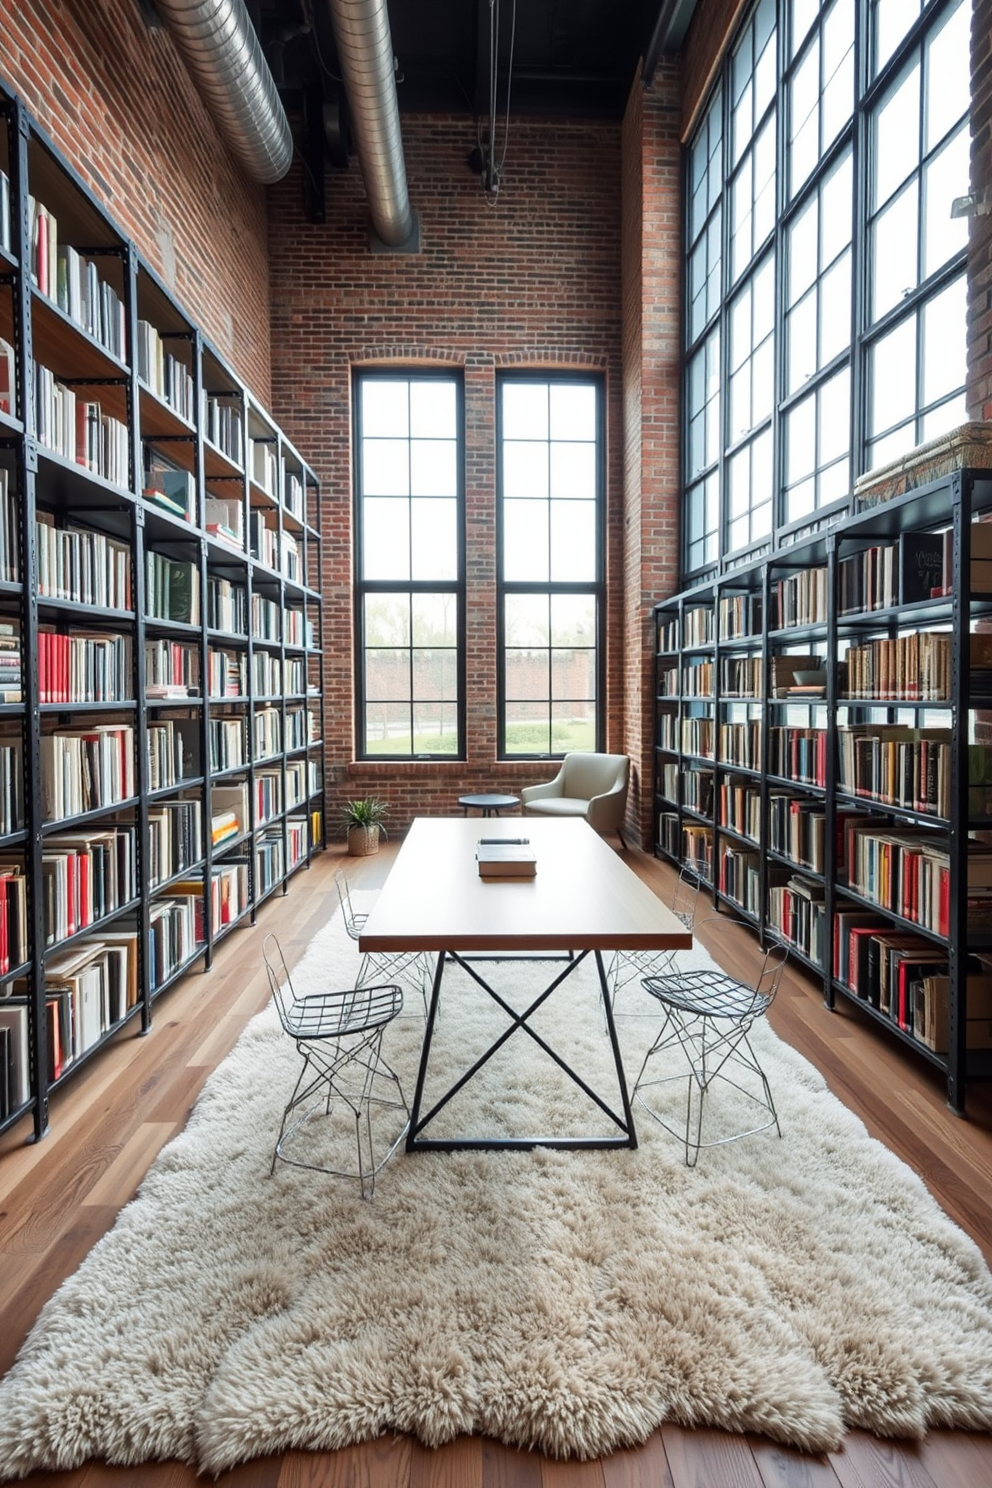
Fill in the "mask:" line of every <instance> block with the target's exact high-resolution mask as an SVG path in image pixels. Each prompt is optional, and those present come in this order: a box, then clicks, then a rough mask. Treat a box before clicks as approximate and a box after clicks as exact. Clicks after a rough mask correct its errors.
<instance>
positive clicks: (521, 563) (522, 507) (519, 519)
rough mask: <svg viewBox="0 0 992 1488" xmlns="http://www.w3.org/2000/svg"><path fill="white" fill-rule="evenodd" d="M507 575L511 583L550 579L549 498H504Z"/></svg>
mask: <svg viewBox="0 0 992 1488" xmlns="http://www.w3.org/2000/svg"><path fill="white" fill-rule="evenodd" d="M503 577H504V579H506V580H508V581H509V582H510V583H545V584H546V583H547V582H548V578H549V572H548V504H547V502H545V501H504V502H503Z"/></svg>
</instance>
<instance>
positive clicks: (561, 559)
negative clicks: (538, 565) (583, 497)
mask: <svg viewBox="0 0 992 1488" xmlns="http://www.w3.org/2000/svg"><path fill="white" fill-rule="evenodd" d="M595 577H596V508H595V506H594V505H593V503H591V502H589V501H553V502H552V503H551V581H552V583H555V584H569V583H572V584H583V583H591V582H592V581H593V580H594V579H595Z"/></svg>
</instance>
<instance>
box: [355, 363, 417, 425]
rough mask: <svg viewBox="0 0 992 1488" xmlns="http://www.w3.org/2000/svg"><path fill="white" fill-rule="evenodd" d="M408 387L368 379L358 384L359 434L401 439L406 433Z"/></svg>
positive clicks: (403, 384)
mask: <svg viewBox="0 0 992 1488" xmlns="http://www.w3.org/2000/svg"><path fill="white" fill-rule="evenodd" d="M409 386H410V385H409V383H408V382H407V381H406V379H403V380H402V381H396V382H393V381H391V380H389V379H386V378H378V377H370V378H368V379H366V380H365V381H363V382H362V397H361V403H362V433H363V434H364V435H366V436H375V435H380V434H384V435H391V436H392V437H393V438H404V437H405V436H406V435H407V434H408V433H409V432H410V422H409V420H410V412H409V409H410V400H409Z"/></svg>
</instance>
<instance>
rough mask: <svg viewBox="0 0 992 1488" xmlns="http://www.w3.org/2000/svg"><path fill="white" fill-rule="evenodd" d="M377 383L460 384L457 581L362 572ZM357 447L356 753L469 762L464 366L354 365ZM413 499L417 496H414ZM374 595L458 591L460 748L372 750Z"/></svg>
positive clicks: (381, 758) (366, 757) (382, 759)
mask: <svg viewBox="0 0 992 1488" xmlns="http://www.w3.org/2000/svg"><path fill="white" fill-rule="evenodd" d="M371 382H408V383H415V382H450V383H453V384H454V387H455V406H456V416H455V434H456V440H457V446H458V449H457V456H456V473H457V482H456V495H455V500H456V504H457V517H456V522H457V534H456V549H457V574H456V577H455V578H454V579H452V580H443V581H435V580H429V579H408V580H396V579H366V578H365V577H364V574H363V571H362V565H363V557H364V520H363V500H364V491H363V480H362V388H363V385H365V384H367V383H371ZM352 429H353V439H352V449H353V490H354V504H353V514H354V563H353V570H354V572H353V585H352V588H353V604H354V611H353V613H354V667H355V713H356V720H355V757H356V759H358V760H361V761H362V762H377V763H382V764H391V765H396V764H416V763H418V762H421V761H424V760H431V761H439V762H441V761H445V760H447V761H451V762H455V763H458V762H464V761H465V759H466V757H467V755H466V729H465V722H466V699H465V678H466V659H465V637H466V618H465V600H466V580H465V574H466V555H465V379H464V374H463V372H462V370H461V368H455V367H438V368H424V367H416V366H414V367H411V366H390V367H354V368H353V369H352ZM409 499H412V497H411V498H409ZM372 594H407V595H409V596H410V597H411V602H412V596H413V595H415V594H452V595H454V596H455V599H456V602H457V605H458V619H457V625H456V646H457V658H456V678H457V687H458V699H457V705H456V718H457V729H458V737H457V749H456V750H455V751H454V752H450V753H449V752H443V753H438V752H424V753H416V752H414V751H413V750H412V748H411V751H409V752H403V753H389V752H386V751H382V750H374V751H370V750H369V748H368V739H367V737H366V701H367V700H366V687H365V656H366V649H367V647H366V641H365V600H366V598H367V596H369V595H372ZM413 650H414V648H413V644H412V634H411V644H410V652H411V660H410V666H411V684H410V696H409V699H408V701H409V706H410V709H411V735H410V737H411V745H412V743H413V741H414V739H415V737H416V735H415V733H414V729H413V717H412V709H413V706H414V701H415V700H414V697H413V682H412V666H413Z"/></svg>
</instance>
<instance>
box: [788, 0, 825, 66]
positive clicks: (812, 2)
mask: <svg viewBox="0 0 992 1488" xmlns="http://www.w3.org/2000/svg"><path fill="white" fill-rule="evenodd" d="M819 9H820V3H819V0H792V3H791V5H790V6H789V10H790V26H789V34H790V36H791V38H792V55H793V56H795V55H796V53H797V52H798V51H799V48H800V47H801V46H802V44H803V42H804V41H805V40H806V36H807V34H808V32H809V28H810V26H812V24H813V22H814V21H815V20H816V17H817V14H818V12H819Z"/></svg>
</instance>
